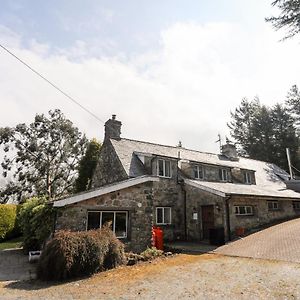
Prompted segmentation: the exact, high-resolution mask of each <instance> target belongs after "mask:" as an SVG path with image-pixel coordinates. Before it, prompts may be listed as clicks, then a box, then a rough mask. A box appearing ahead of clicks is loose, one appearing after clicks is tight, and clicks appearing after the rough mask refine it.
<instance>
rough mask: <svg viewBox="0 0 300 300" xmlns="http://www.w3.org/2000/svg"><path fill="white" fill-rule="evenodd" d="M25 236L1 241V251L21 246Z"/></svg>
mask: <svg viewBox="0 0 300 300" xmlns="http://www.w3.org/2000/svg"><path fill="white" fill-rule="evenodd" d="M22 241H23V237H22V236H20V237H17V238H14V239H11V240H8V241H5V242H2V243H0V251H1V250H4V249H12V248H20V247H21V245H22Z"/></svg>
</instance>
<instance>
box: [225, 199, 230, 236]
mask: <svg viewBox="0 0 300 300" xmlns="http://www.w3.org/2000/svg"><path fill="white" fill-rule="evenodd" d="M229 200H230V196H228V197H226V198H225V214H226V224H227V236H228V240H229V241H231V230H230V210H229Z"/></svg>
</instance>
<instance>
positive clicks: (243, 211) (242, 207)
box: [240, 206, 246, 215]
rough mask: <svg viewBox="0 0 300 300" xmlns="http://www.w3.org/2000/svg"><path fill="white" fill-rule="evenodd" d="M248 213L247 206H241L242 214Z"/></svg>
mask: <svg viewBox="0 0 300 300" xmlns="http://www.w3.org/2000/svg"><path fill="white" fill-rule="evenodd" d="M245 213H246V209H245V206H240V214H241V215H244V214H245Z"/></svg>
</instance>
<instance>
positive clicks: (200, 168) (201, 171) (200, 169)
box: [198, 167, 203, 179]
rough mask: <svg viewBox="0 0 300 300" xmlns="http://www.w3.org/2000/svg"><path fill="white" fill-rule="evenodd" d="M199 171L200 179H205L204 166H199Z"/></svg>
mask: <svg viewBox="0 0 300 300" xmlns="http://www.w3.org/2000/svg"><path fill="white" fill-rule="evenodd" d="M198 171H199V176H198V178H199V179H203V168H202V167H198Z"/></svg>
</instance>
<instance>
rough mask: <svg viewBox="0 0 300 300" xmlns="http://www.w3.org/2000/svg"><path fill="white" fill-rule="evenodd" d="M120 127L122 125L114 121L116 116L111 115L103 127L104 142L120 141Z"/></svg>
mask: <svg viewBox="0 0 300 300" xmlns="http://www.w3.org/2000/svg"><path fill="white" fill-rule="evenodd" d="M121 126H122V123H121V122H120V121H118V120H116V115H112V117H111V119H109V120H107V121H106V122H105V125H104V127H105V134H104V140H107V139H115V140H119V139H121Z"/></svg>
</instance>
